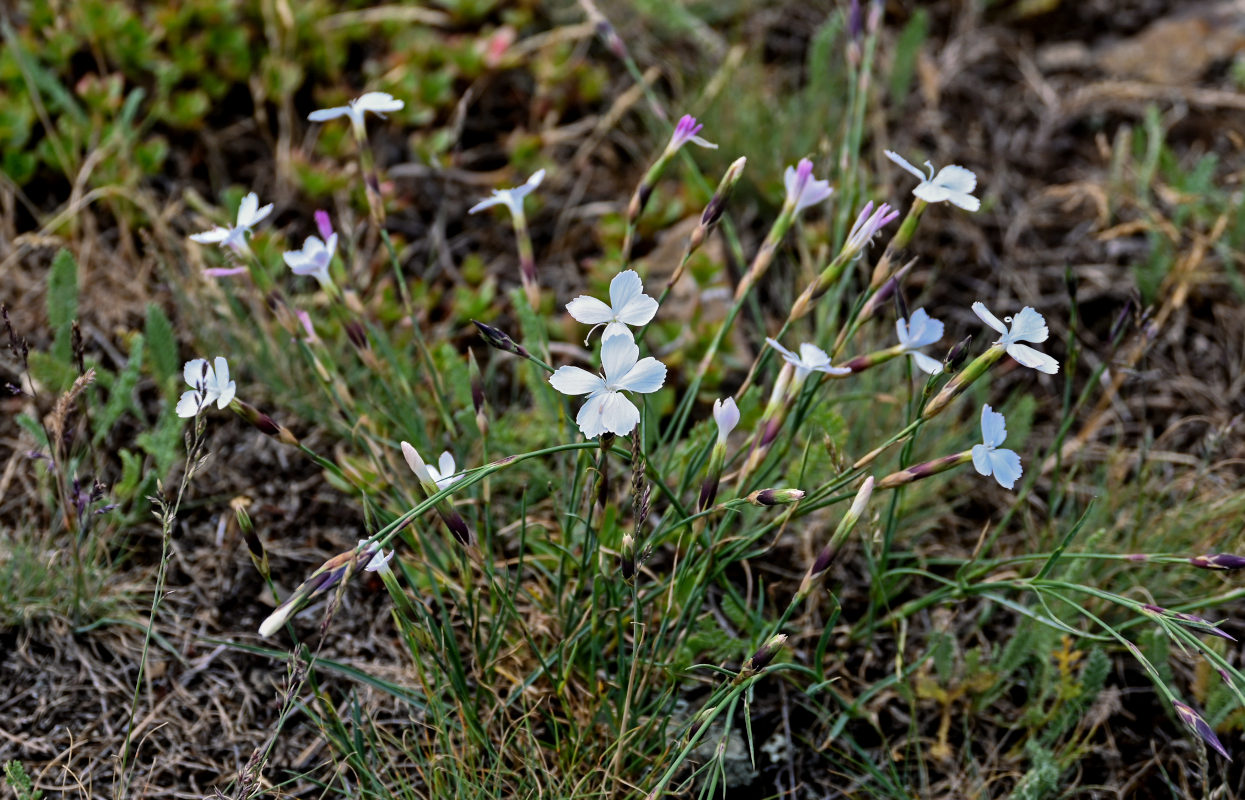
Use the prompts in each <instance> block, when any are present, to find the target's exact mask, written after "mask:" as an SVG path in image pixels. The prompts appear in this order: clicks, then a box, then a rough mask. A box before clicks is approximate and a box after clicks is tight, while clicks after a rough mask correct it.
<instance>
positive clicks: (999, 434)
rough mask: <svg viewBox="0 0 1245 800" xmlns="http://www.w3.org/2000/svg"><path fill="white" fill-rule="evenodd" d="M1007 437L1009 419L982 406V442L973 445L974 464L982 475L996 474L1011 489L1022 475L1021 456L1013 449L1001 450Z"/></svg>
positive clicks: (1000, 482) (1004, 485)
mask: <svg viewBox="0 0 1245 800" xmlns="http://www.w3.org/2000/svg"><path fill="white" fill-rule="evenodd" d="M1006 438H1007V421H1006V420H1005V419H1004V418H1003V415H1002V414H1000V413H999V412H997V411H993V410H991V408H990V406H989V405H985V406H982V407H981V439H982V444H977V445H973V466H974V467H975V468H976V469H977V472H978V474H980V475H987V476H988V475H994V479H995V480H996V481H998V482H999V485H1000V486H1002V487H1003V488H1004V489H1011V488H1012V487H1014V486H1015V485H1016V480H1017V479H1018V478H1019V477H1020V475H1021V469H1020V456H1018V455H1016V453H1015V452H1014V451H1012V450H999V449H997V448H998V446H999V445H1001V444H1003V440H1004V439H1006Z"/></svg>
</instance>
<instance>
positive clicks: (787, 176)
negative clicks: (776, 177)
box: [782, 167, 798, 197]
mask: <svg viewBox="0 0 1245 800" xmlns="http://www.w3.org/2000/svg"><path fill="white" fill-rule="evenodd" d="M797 179H798V173H797V172H796V170H795V167H787V171H786V172H784V173H783V174H782V184H783V187H784V188H786V190H787V197H790V196H791V193H792V192H794V191H795V182H796V180H797Z"/></svg>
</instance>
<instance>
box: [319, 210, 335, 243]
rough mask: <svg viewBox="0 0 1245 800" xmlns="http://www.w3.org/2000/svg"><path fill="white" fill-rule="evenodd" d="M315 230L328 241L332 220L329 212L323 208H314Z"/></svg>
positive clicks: (331, 233)
mask: <svg viewBox="0 0 1245 800" xmlns="http://www.w3.org/2000/svg"><path fill="white" fill-rule="evenodd" d="M315 218H316V230H318V231H319V232H320V238H321V239H323V240H324V241H326V242H327V241H328V240H329V237H330V236H332V235H333V221H332V220H331V219H329V212H327V211H325V210H324V209H316V213H315Z"/></svg>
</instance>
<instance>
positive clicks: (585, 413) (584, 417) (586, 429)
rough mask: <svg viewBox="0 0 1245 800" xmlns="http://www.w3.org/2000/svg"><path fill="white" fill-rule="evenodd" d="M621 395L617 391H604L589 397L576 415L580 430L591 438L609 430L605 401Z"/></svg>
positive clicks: (576, 422)
mask: <svg viewBox="0 0 1245 800" xmlns="http://www.w3.org/2000/svg"><path fill="white" fill-rule="evenodd" d="M617 396H619V395H618V394H617V393H615V392H602V393H601V394H598V395H593V396H592V397H589V398H588V402H586V403H584V404H583V406H582V407H581V408H580V409H579V413H578V414H576V415H575V424H576V425H578V426H579V432H580V433H582V434H583V435H584V436H586V437H587V438H589V439H595V438H596V437H598V436H600V435H601V434H603V433H605V432H606V431H608V430H609V428H607V427H605V418H604V417H605V403H606V399H607V398H609V397H617Z"/></svg>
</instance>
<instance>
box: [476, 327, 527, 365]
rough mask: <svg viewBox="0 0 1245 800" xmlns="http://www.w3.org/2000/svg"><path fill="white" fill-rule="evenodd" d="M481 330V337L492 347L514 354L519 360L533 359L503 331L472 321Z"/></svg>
mask: <svg viewBox="0 0 1245 800" xmlns="http://www.w3.org/2000/svg"><path fill="white" fill-rule="evenodd" d="M471 321H472V323H474V324H475V326H476V328H478V329H479V331H480V335H481V336H483V337H484V341H486V342H488V343H489V346H490V347H494V348H496V349H498V350H501V351H502V352H505V353H512V354H514V355H516V356H518V357H519V358H531V354H530V353H528V352H527V350H526V348H524V347H523V345H521V344H518V343H516V342H515V340H514V339H511V338H510V337H509V336H507V335H506V334H505V333H503V332H502V331H500V330H498V329H497V328H494V327H493V326H492V325H485V324H484V323H483V322H480V321H478V320H474V319H473V320H471Z"/></svg>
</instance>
